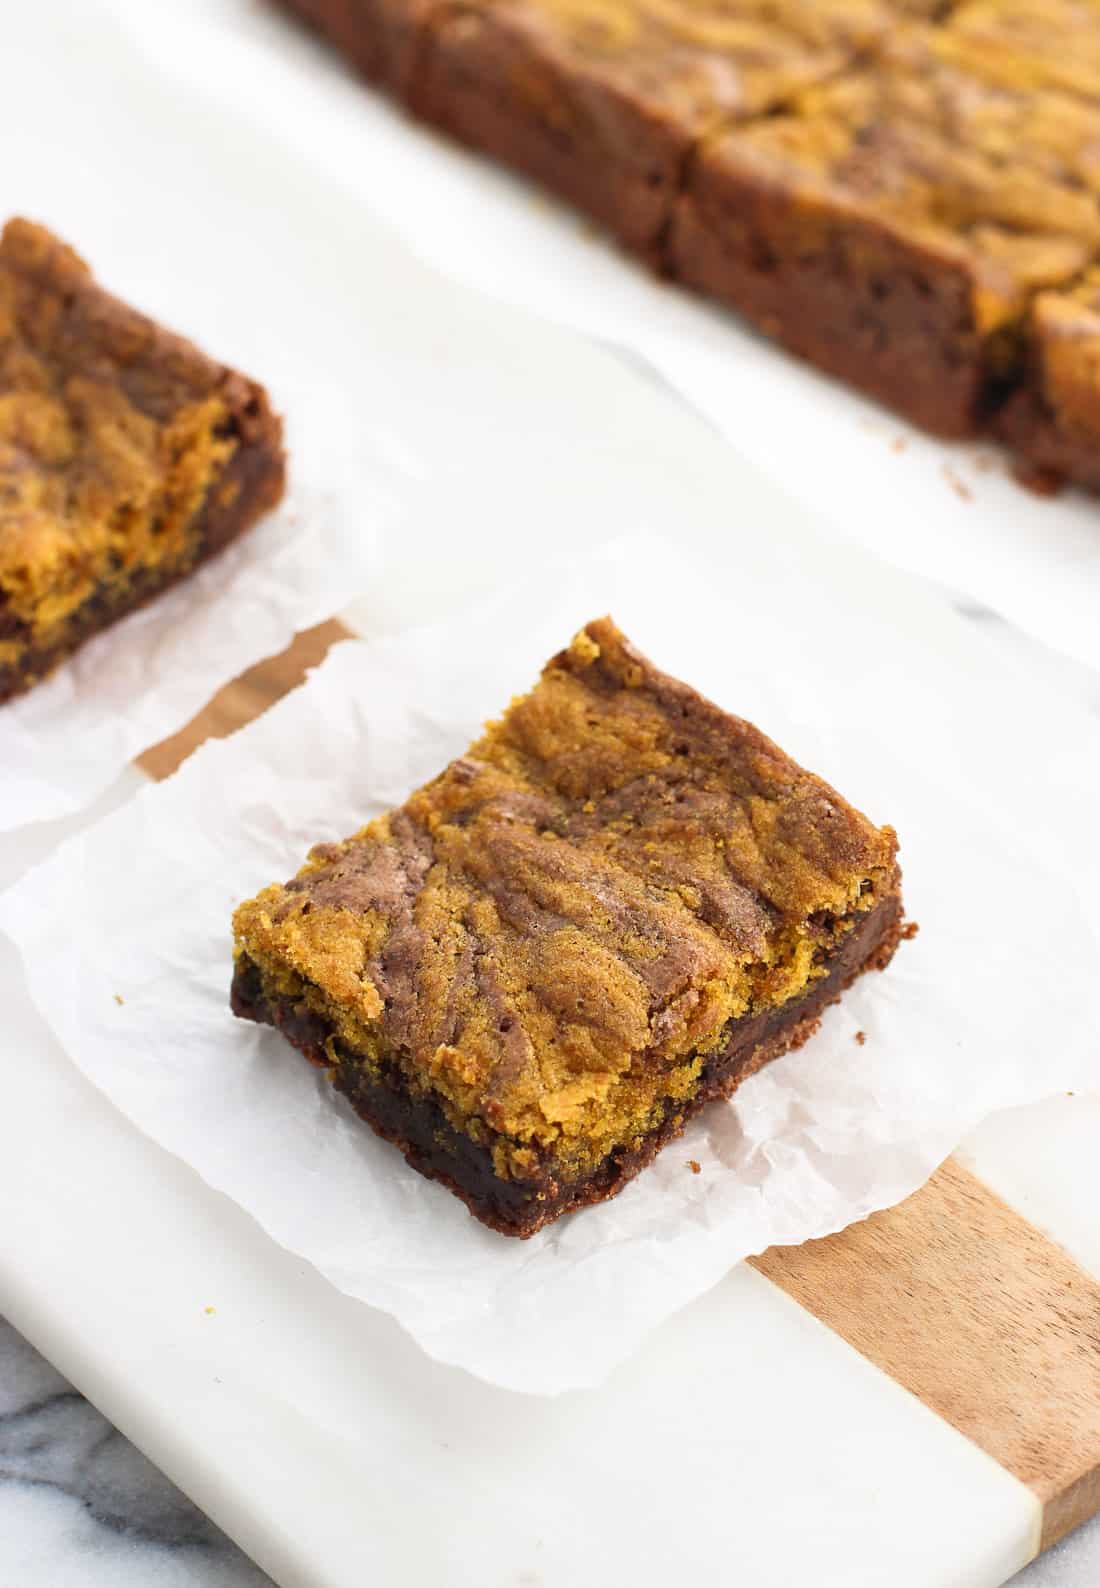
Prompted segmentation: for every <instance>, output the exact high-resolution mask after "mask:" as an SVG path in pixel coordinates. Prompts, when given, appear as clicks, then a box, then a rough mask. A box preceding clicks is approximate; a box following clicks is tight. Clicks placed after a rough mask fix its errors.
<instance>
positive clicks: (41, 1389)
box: [0, 1318, 1100, 1588]
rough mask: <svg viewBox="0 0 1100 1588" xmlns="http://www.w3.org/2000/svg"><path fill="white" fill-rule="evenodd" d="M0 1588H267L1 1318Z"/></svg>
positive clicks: (1099, 1528) (1079, 1538)
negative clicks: (1, 1586)
mask: <svg viewBox="0 0 1100 1588" xmlns="http://www.w3.org/2000/svg"><path fill="white" fill-rule="evenodd" d="M1086 1535H1088V1537H1086ZM1098 1542H1100V1523H1098V1522H1094V1523H1092V1524H1090V1525H1088V1526H1087V1527H1085V1528H1082V1529H1081V1530H1080V1531H1079V1532H1078V1533H1077V1534H1072V1535H1071V1536H1070V1537H1069V1538H1068V1539H1066V1540H1064V1542H1063V1543H1062V1544H1061V1545H1060V1546H1059V1547H1058V1548H1057V1549H1055V1550H1053V1551H1051V1553H1050V1554H1049V1555H1047V1556H1044V1557H1043V1558H1042V1559H1041V1560H1039V1561H1036V1562H1035V1563H1034V1564H1033V1565H1032V1566H1029V1567H1028V1568H1027V1569H1026V1570H1025V1571H1023V1572H1021V1573H1020V1574H1019V1576H1018V1577H1016V1578H1014V1579H1013V1582H1012V1585H1011V1588H1095V1584H1096V1582H1097V1580H1098V1579H1097V1577H1096V1576H1095V1575H1094V1574H1095V1571H1096V1563H1097V1560H1098V1558H1100V1552H1098V1550H1097V1547H1096V1546H1097V1543H1098ZM1090 1563H1091V1564H1090ZM0 1584H2V1585H3V1588H15V1585H16V1584H18V1585H19V1588H275V1585H274V1584H273V1583H272V1581H271V1579H270V1578H269V1577H267V1576H266V1575H265V1574H264V1573H263V1572H262V1571H260V1570H259V1568H258V1567H256V1566H254V1565H253V1564H252V1562H251V1561H250V1560H248V1559H247V1558H246V1556H244V1555H242V1554H241V1552H240V1550H239V1549H238V1548H237V1547H236V1545H235V1544H233V1543H232V1542H231V1541H230V1540H229V1539H228V1538H226V1536H225V1535H224V1533H221V1532H219V1530H218V1529H217V1528H216V1527H215V1526H214V1524H213V1523H212V1522H211V1521H209V1519H208V1518H207V1517H205V1516H204V1515H203V1513H202V1512H201V1511H199V1510H198V1509H197V1508H196V1507H195V1506H194V1505H192V1504H191V1501H190V1500H188V1499H187V1498H186V1496H185V1495H183V1494H181V1493H180V1491H179V1490H178V1489H177V1488H176V1487H175V1486H174V1485H173V1484H171V1483H169V1481H168V1479H167V1478H166V1477H165V1476H164V1475H163V1473H161V1472H159V1471H158V1470H157V1468H156V1467H154V1466H153V1465H152V1464H151V1463H150V1462H148V1461H146V1459H145V1457H144V1456H143V1455H141V1453H140V1452H139V1451H138V1450H136V1449H135V1448H134V1446H133V1445H132V1444H130V1442H129V1440H127V1439H125V1438H124V1437H123V1435H122V1434H120V1433H119V1432H118V1430H117V1429H116V1428H113V1427H112V1426H111V1424H110V1423H109V1422H108V1421H107V1419H106V1418H105V1417H102V1416H101V1415H100V1414H99V1412H97V1411H96V1409H95V1407H94V1406H92V1405H91V1404H90V1403H89V1402H88V1401H86V1400H85V1399H84V1397H83V1396H82V1395H81V1394H79V1393H78V1391H76V1390H74V1389H73V1388H72V1386H71V1385H70V1384H69V1383H68V1382H67V1381H66V1380H65V1379H64V1378H62V1376H61V1374H60V1373H58V1372H57V1371H56V1370H55V1369H54V1368H52V1367H51V1366H50V1365H49V1363H48V1362H46V1361H45V1360H44V1358H42V1357H41V1356H40V1355H39V1354H38V1352H37V1351H35V1350H34V1348H33V1347H32V1346H30V1345H28V1343H27V1341H26V1340H24V1339H23V1337H22V1335H20V1334H18V1333H17V1332H16V1331H15V1329H13V1328H12V1326H11V1324H9V1323H7V1322H6V1321H5V1320H4V1319H3V1318H0ZM288 1588H289V1585H288ZM393 1588H398V1585H396V1584H395V1585H393ZM408 1588H411V1585H408ZM440 1588H446V1585H445V1584H443V1585H440ZM743 1588H751V1585H750V1584H745V1585H743ZM792 1588H793V1585H792Z"/></svg>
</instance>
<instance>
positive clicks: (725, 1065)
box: [231, 873, 914, 1239]
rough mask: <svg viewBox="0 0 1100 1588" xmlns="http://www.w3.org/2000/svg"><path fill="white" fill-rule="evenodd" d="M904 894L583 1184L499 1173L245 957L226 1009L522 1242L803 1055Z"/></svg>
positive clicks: (898, 926)
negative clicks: (775, 1063) (256, 1027)
mask: <svg viewBox="0 0 1100 1588" xmlns="http://www.w3.org/2000/svg"><path fill="white" fill-rule="evenodd" d="M899 886H900V873H896V874H895V878H894V884H893V888H892V890H891V891H890V892H888V893H886V894H885V895H884V896H883V897H882V898H881V900H880V901H879V903H878V904H877V905H875V906H874V907H873V908H872V909H871V910H869V911H866V912H864V914H863V915H862V917H857V918H856V922H855V924H854V925H853V927H852V930H851V931H850V932H849V933H848V934H847V935H846V936H845V937H844V938H842V939H841V940H840V942H839V943H838V944H837V945H836V947H835V949H834V950H833V952H832V954H831V956H830V958H829V959H828V960H827V961H826V967H827V968H826V973H825V975H824V976H822V977H820V978H819V979H818V980H817V981H816V982H814V983H813V984H812V985H811V986H810V988H809V989H808V990H807V991H805V992H804V993H802V994H801V995H800V996H798V997H795V998H792V999H790V1000H789V1001H788V1002H787V1003H786V1004H780V1005H777V1006H773V1007H771V1008H768V1009H764V1010H761V1011H759V1012H758V1013H755V1014H751V1015H746V1016H742V1017H741V1018H739V1019H737V1020H734V1021H732V1022H731V1023H730V1025H729V1026H728V1028H727V1031H726V1035H725V1038H724V1039H723V1041H722V1042H721V1043H720V1044H719V1046H718V1048H717V1049H716V1050H715V1051H714V1052H713V1053H712V1054H710V1055H709V1056H708V1057H707V1058H706V1059H705V1061H704V1063H703V1066H702V1069H701V1072H700V1076H699V1083H698V1086H697V1087H696V1089H695V1091H694V1093H693V1094H692V1095H691V1096H690V1097H689V1098H687V1099H685V1100H682V1101H679V1102H675V1103H673V1102H671V1101H670V1102H669V1103H668V1105H667V1107H666V1111H665V1115H664V1118H663V1119H662V1120H661V1121H660V1122H659V1123H658V1124H657V1125H655V1126H654V1127H652V1128H651V1129H649V1130H648V1131H647V1132H646V1133H645V1134H644V1135H642V1136H641V1137H640V1138H638V1139H636V1140H634V1141H631V1142H629V1143H626V1144H622V1145H620V1146H617V1147H615V1148H613V1149H612V1150H611V1151H610V1152H608V1153H607V1154H606V1155H605V1156H604V1158H603V1159H602V1160H601V1161H600V1162H599V1163H598V1164H596V1166H595V1167H594V1168H592V1169H591V1170H589V1171H588V1172H586V1173H584V1174H582V1175H580V1176H578V1177H577V1178H576V1179H563V1178H559V1177H557V1176H556V1175H555V1174H554V1173H553V1171H552V1169H551V1168H550V1167H547V1168H546V1169H544V1171H543V1172H542V1173H541V1174H538V1175H536V1176H534V1177H532V1178H528V1179H503V1178H501V1177H500V1176H498V1174H497V1173H496V1170H495V1166H494V1159H493V1142H492V1140H487V1141H481V1142H475V1141H474V1140H473V1138H472V1137H470V1136H469V1135H467V1134H465V1133H464V1132H462V1131H459V1130H457V1129H456V1128H455V1126H454V1125H453V1124H452V1123H451V1121H450V1120H449V1119H448V1117H447V1115H446V1114H445V1112H444V1110H443V1109H442V1108H441V1107H440V1104H439V1103H438V1102H437V1101H435V1100H434V1099H433V1098H432V1097H431V1096H428V1095H425V1096H421V1097H414V1096H413V1095H412V1094H411V1093H410V1092H409V1090H408V1089H407V1087H406V1086H405V1084H404V1076H403V1075H402V1073H401V1071H400V1070H399V1068H398V1067H397V1065H396V1064H393V1065H383V1066H381V1067H379V1066H378V1065H377V1064H374V1065H372V1066H371V1067H369V1068H368V1067H367V1066H365V1065H364V1064H363V1063H362V1061H361V1057H360V1056H359V1055H357V1054H356V1053H355V1052H354V1051H353V1050H351V1049H350V1048H349V1047H348V1046H347V1045H346V1044H345V1043H343V1042H342V1041H341V1040H340V1039H339V1037H338V1036H337V1035H336V1032H335V1028H334V1026H333V1024H332V1023H331V1022H330V1021H329V1020H327V1019H326V1018H325V1017H324V1016H322V1015H320V1014H318V1013H316V1012H315V1011H314V1010H312V1009H310V1008H308V1007H307V1006H306V1005H305V1004H304V1003H302V1002H301V1001H299V1000H296V999H294V998H290V997H287V996H286V995H285V994H281V993H279V992H278V991H274V990H269V989H268V987H267V986H266V985H265V979H264V975H263V972H262V971H261V970H260V968H259V966H258V965H257V964H256V963H255V962H254V961H253V960H251V959H250V958H249V957H248V955H247V953H245V952H241V953H240V954H239V956H238V958H237V961H236V965H235V969H234V976H233V984H232V989H231V1007H232V1010H233V1013H234V1014H235V1015H237V1016H238V1017H240V1018H242V1019H247V1020H252V1021H255V1022H257V1023H259V1024H266V1025H271V1026H274V1027H275V1028H276V1029H277V1030H278V1031H279V1032H280V1033H281V1034H282V1036H283V1037H284V1038H285V1039H286V1040H287V1041H288V1042H289V1043H290V1044H291V1045H292V1046H293V1047H295V1048H297V1049H298V1050H299V1051H300V1052H301V1053H303V1054H304V1055H305V1057H306V1058H307V1059H308V1060H309V1061H310V1063H311V1064H313V1065H315V1066H316V1067H318V1068H320V1069H323V1070H325V1071H326V1072H327V1073H328V1076H329V1078H330V1080H331V1081H332V1083H333V1085H334V1086H335V1087H336V1089H337V1091H339V1092H341V1093H343V1095H344V1096H345V1097H346V1098H347V1099H348V1101H349V1102H350V1104H351V1106H352V1107H353V1108H354V1109H355V1112H356V1113H357V1114H358V1115H359V1117H360V1118H361V1119H363V1120H364V1121H365V1122H366V1123H367V1124H368V1125H369V1126H370V1127H371V1128H372V1130H374V1131H375V1133H376V1134H377V1135H379V1136H381V1137H382V1138H384V1139H385V1140H386V1141H389V1142H391V1143H393V1145H395V1146H396V1147H398V1148H399V1149H400V1150H401V1151H402V1153H403V1154H404V1156H405V1158H406V1161H407V1162H408V1163H409V1164H410V1166H411V1167H412V1168H414V1169H416V1170H417V1171H418V1172H419V1173H420V1174H422V1175H424V1176H425V1177H427V1178H428V1179H432V1180H437V1181H439V1182H441V1183H442V1184H443V1185H444V1186H446V1187H447V1188H448V1190H450V1191H451V1192H453V1193H454V1194H455V1195H456V1196H457V1197H459V1199H460V1200H461V1201H462V1202H464V1203H465V1204H466V1207H467V1208H468V1209H469V1211H470V1212H471V1213H472V1214H473V1215H474V1216H475V1217H476V1218H478V1219H479V1220H480V1221H481V1222H482V1223H483V1224H486V1225H488V1226H489V1227H490V1228H491V1229H494V1230H497V1231H498V1232H499V1233H501V1234H503V1235H512V1236H518V1237H520V1238H522V1239H526V1238H528V1237H529V1236H532V1235H534V1234H535V1233H536V1232H537V1231H539V1230H540V1229H542V1228H543V1227H544V1226H545V1225H547V1224H549V1223H551V1222H552V1221H554V1220H555V1219H558V1218H560V1217H561V1216H562V1215H564V1214H566V1213H570V1212H574V1211H576V1210H578V1209H580V1208H583V1207H587V1206H591V1205H592V1204H594V1203H598V1202H603V1201H606V1200H608V1199H609V1198H610V1197H613V1196H615V1195H616V1194H617V1193H618V1192H619V1191H621V1190H622V1189H623V1187H624V1186H626V1185H627V1184H628V1183H629V1182H630V1181H631V1180H632V1179H633V1178H634V1177H635V1175H637V1174H638V1173H639V1171H640V1170H642V1169H644V1168H645V1167H646V1166H647V1165H648V1164H649V1163H651V1162H652V1161H653V1159H654V1158H655V1157H656V1156H657V1154H658V1153H659V1152H660V1150H661V1149H662V1148H663V1147H664V1146H665V1145H666V1144H667V1143H668V1142H669V1141H671V1140H673V1139H674V1138H675V1137H676V1136H678V1135H680V1134H681V1132H682V1131H683V1130H684V1128H685V1126H686V1125H687V1123H688V1122H689V1120H691V1119H692V1118H693V1117H694V1116H695V1115H696V1114H697V1113H699V1111H700V1110H701V1109H703V1108H704V1107H705V1106H706V1104H707V1103H710V1102H713V1101H715V1100H717V1099H720V1098H728V1097H730V1096H731V1095H732V1093H733V1092H734V1091H735V1090H736V1089H737V1087H738V1086H740V1084H741V1083H742V1081H744V1080H746V1079H747V1078H748V1077H749V1076H750V1075H752V1074H754V1073H755V1072H756V1071H757V1070H759V1069H761V1068H762V1067H763V1066H764V1065H765V1064H767V1063H769V1062H771V1060H773V1059H776V1058H779V1057H780V1056H781V1055H782V1054H784V1053H787V1052H789V1051H791V1050H792V1049H795V1048H798V1047H801V1046H802V1045H803V1043H805V1042H806V1041H807V1040H808V1039H809V1038H810V1037H811V1036H812V1035H813V1033H814V1032H815V1031H816V1030H817V1028H818V1026H819V1025H820V1023H821V1018H822V1015H823V1013H824V1011H825V1009H826V1008H827V1007H828V1006H829V1005H830V1004H833V1003H836V1002H837V1000H838V999H839V998H840V996H841V994H842V993H843V992H844V990H845V989H846V988H847V987H849V986H850V985H851V984H852V982H853V981H855V980H856V979H857V977H859V976H860V975H862V974H863V973H864V972H865V971H870V970H883V969H885V967H886V966H887V965H888V964H889V962H890V960H891V959H892V957H893V954H894V951H895V949H896V948H897V946H898V943H899V942H900V940H901V939H902V937H904V936H906V935H911V933H912V931H913V930H914V929H913V928H912V927H907V926H906V925H905V923H904V915H903V906H902V901H901V895H900V892H899V891H898V890H899Z"/></svg>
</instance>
